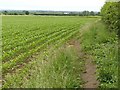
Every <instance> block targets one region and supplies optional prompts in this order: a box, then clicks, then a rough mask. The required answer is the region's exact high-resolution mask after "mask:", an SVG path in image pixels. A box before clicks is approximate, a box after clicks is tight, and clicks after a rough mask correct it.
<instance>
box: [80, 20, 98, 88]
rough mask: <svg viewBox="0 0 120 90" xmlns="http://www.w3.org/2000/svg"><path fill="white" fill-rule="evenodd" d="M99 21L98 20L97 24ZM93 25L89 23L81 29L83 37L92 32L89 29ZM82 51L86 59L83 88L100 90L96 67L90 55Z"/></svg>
mask: <svg viewBox="0 0 120 90" xmlns="http://www.w3.org/2000/svg"><path fill="white" fill-rule="evenodd" d="M99 20H100V19H99ZM99 20H96V21H95V23H97V22H98V21H99ZM92 25H93V24H91V23H88V24H86V25H85V26H84V27H82V28H81V29H82V30H81V33H80V34H81V37H82V34H83V33H84V32H85V31H87V30H90V29H89V28H90V27H91V26H92ZM80 46H81V45H80ZM80 50H81V53H80V54H82V58H83V59H84V62H85V66H84V69H85V71H84V72H83V74H82V79H83V81H84V84H83V88H98V86H99V82H98V80H97V78H96V65H95V64H94V63H93V62H92V59H91V57H90V55H87V54H86V53H84V52H82V49H80Z"/></svg>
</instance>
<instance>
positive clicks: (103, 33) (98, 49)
mask: <svg viewBox="0 0 120 90" xmlns="http://www.w3.org/2000/svg"><path fill="white" fill-rule="evenodd" d="M82 47H83V48H84V50H85V52H87V53H88V54H89V55H91V56H92V58H93V61H94V62H95V63H96V64H97V71H96V73H97V77H98V80H99V82H100V88H117V87H118V37H117V35H116V33H114V32H109V31H108V30H107V28H106V26H105V25H104V24H103V23H102V22H101V21H99V22H98V23H95V24H94V25H92V26H91V27H90V28H89V30H88V31H85V32H84V33H83V35H82Z"/></svg>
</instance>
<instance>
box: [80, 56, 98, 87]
mask: <svg viewBox="0 0 120 90" xmlns="http://www.w3.org/2000/svg"><path fill="white" fill-rule="evenodd" d="M95 72H96V66H95V65H94V64H93V62H92V60H91V59H90V57H89V56H86V59H85V72H84V73H83V75H82V78H83V80H84V82H85V83H84V85H83V87H84V88H97V87H98V85H99V82H98V81H97V79H96V74H95Z"/></svg>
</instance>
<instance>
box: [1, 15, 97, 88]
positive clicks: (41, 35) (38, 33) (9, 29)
mask: <svg viewBox="0 0 120 90" xmlns="http://www.w3.org/2000/svg"><path fill="white" fill-rule="evenodd" d="M96 19H97V18H91V17H90V18H89V17H87V18H86V17H82V18H81V17H36V16H3V24H2V26H3V28H2V29H3V30H2V42H3V43H2V62H3V64H2V74H3V76H4V81H3V83H4V85H5V87H9V86H10V87H11V88H12V87H15V86H16V87H17V86H18V87H20V86H21V83H22V82H24V81H22V80H21V77H23V78H24V77H25V75H26V74H30V72H29V70H31V69H30V68H28V67H27V66H29V65H27V64H28V63H29V62H34V60H33V59H32V56H34V55H35V54H36V53H38V52H40V51H41V50H43V49H44V48H46V47H47V46H49V45H54V46H55V47H59V46H60V45H61V44H63V43H64V42H66V41H67V40H68V39H70V38H71V37H73V36H75V35H76V33H78V32H79V30H80V27H82V26H83V25H84V24H85V23H91V22H93V21H95V20H96ZM43 54H44V53H43ZM60 57H62V56H61V55H60ZM60 57H59V58H57V59H59V60H60ZM63 58H66V56H65V57H63ZM67 58H69V59H70V57H67ZM71 58H72V57H71ZM61 59H62V58H61ZM67 60H68V59H67ZM72 60H73V59H72ZM40 62H41V61H40ZM58 62H60V61H58ZM63 62H65V61H62V62H60V63H63ZM66 64H69V63H68V62H66ZM66 64H65V65H66ZM60 65H62V64H60ZM23 66H26V68H22V71H20V72H19V73H21V74H20V75H19V74H17V73H13V77H14V79H13V77H12V76H11V75H9V74H11V73H10V72H15V71H17V70H19V68H20V67H23ZM56 67H57V66H56ZM38 68H39V67H38ZM48 68H49V67H48ZM61 68H62V67H61ZM49 71H50V70H49ZM27 72H28V73H27ZM56 72H57V71H56ZM51 73H52V72H51ZM16 74H17V76H16ZM33 74H34V73H33ZM7 75H8V77H9V80H8V79H6V77H7ZM57 75H58V74H57ZM57 75H56V77H57ZM28 76H29V75H28ZM39 78H40V77H39ZM48 78H49V76H48ZM12 79H13V80H12ZM46 80H47V79H46ZM58 81H59V80H58ZM18 82H19V83H18ZM49 82H50V81H49ZM75 82H76V81H75ZM34 83H35V81H34ZM34 83H33V84H34ZM37 83H38V82H37ZM41 83H42V82H41ZM58 84H59V83H58ZM70 85H72V86H74V85H73V82H72V84H70ZM54 86H55V85H54ZM75 86H76V84H75ZM68 87H70V86H69V85H68Z"/></svg>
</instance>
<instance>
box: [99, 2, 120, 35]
mask: <svg viewBox="0 0 120 90" xmlns="http://www.w3.org/2000/svg"><path fill="white" fill-rule="evenodd" d="M101 15H102V20H103V21H104V22H105V23H106V24H107V26H108V28H109V30H110V31H115V32H118V34H119V35H120V33H119V32H120V2H106V3H105V5H104V6H103V7H102V9H101Z"/></svg>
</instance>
